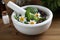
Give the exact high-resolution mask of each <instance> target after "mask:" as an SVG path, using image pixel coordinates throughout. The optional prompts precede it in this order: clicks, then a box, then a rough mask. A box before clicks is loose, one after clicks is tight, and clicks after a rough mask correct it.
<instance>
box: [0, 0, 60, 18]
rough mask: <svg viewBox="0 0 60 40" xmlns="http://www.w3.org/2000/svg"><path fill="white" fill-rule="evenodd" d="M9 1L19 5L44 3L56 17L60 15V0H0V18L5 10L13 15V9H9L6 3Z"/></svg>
mask: <svg viewBox="0 0 60 40" xmlns="http://www.w3.org/2000/svg"><path fill="white" fill-rule="evenodd" d="M8 1H13V2H15V3H16V4H17V5H19V6H24V5H42V6H45V7H47V8H49V9H50V10H51V11H52V12H53V14H54V17H60V15H59V14H60V0H0V18H1V15H2V12H3V11H5V10H6V11H7V13H8V14H9V15H11V13H12V10H11V9H9V8H8V7H7V6H6V4H7V3H8Z"/></svg>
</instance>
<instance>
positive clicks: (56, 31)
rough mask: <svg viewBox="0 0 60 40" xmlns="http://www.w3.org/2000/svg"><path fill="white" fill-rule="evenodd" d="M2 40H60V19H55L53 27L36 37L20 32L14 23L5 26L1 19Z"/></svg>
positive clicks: (0, 38)
mask: <svg viewBox="0 0 60 40" xmlns="http://www.w3.org/2000/svg"><path fill="white" fill-rule="evenodd" d="M0 40H60V19H59V18H55V19H53V22H52V25H51V27H50V28H49V29H48V30H47V31H46V32H44V33H42V34H39V35H34V36H29V35H24V34H22V33H20V32H18V31H17V30H16V29H15V28H14V26H13V24H12V22H11V23H10V24H7V25H4V24H3V22H2V19H0Z"/></svg>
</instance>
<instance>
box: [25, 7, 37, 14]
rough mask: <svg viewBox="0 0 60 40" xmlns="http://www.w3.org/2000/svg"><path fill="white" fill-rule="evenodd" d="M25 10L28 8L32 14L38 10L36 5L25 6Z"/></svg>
mask: <svg viewBox="0 0 60 40" xmlns="http://www.w3.org/2000/svg"><path fill="white" fill-rule="evenodd" d="M26 10H29V11H30V12H31V13H33V14H35V13H37V12H38V9H37V8H36V7H27V8H26Z"/></svg>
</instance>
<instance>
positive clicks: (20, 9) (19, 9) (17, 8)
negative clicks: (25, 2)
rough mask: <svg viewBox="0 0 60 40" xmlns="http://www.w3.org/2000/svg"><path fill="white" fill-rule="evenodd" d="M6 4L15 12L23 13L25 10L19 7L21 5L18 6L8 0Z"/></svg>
mask: <svg viewBox="0 0 60 40" xmlns="http://www.w3.org/2000/svg"><path fill="white" fill-rule="evenodd" d="M7 6H8V7H9V8H11V9H12V10H14V11H15V12H16V13H17V14H21V15H25V12H26V10H25V9H23V8H21V7H19V6H18V5H16V4H15V3H13V2H11V1H9V2H8V3H7Z"/></svg>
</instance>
